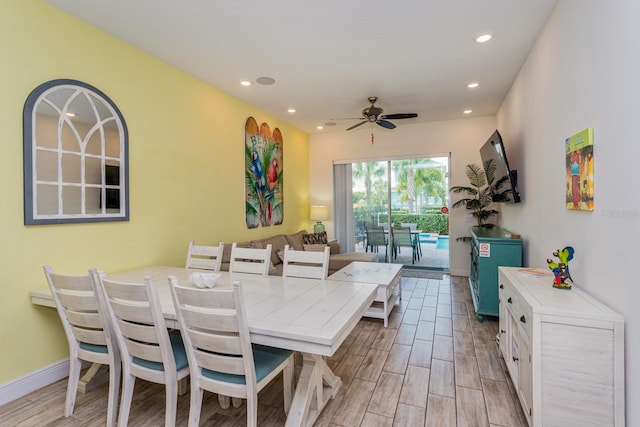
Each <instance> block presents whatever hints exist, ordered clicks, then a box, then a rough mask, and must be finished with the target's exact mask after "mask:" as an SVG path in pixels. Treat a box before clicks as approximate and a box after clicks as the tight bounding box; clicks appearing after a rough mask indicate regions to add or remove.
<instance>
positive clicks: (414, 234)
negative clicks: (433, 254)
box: [400, 222, 422, 259]
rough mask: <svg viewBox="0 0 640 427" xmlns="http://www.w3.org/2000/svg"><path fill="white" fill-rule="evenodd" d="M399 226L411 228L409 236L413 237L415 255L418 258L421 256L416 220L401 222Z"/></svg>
mask: <svg viewBox="0 0 640 427" xmlns="http://www.w3.org/2000/svg"><path fill="white" fill-rule="evenodd" d="M400 226H401V227H409V228H410V229H411V237H412V238H413V243H414V245H415V246H416V257H417V259H420V257H421V256H422V246H421V245H420V231H419V230H418V223H417V222H401V223H400Z"/></svg>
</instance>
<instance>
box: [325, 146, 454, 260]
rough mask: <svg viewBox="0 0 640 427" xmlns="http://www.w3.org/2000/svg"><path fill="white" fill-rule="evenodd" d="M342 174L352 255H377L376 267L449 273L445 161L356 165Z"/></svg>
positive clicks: (446, 165) (422, 160) (447, 169)
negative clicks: (381, 264)
mask: <svg viewBox="0 0 640 427" xmlns="http://www.w3.org/2000/svg"><path fill="white" fill-rule="evenodd" d="M336 166H340V165H336ZM347 169H350V170H351V177H350V179H351V186H350V190H351V191H350V195H349V194H347V193H348V191H344V193H345V196H347V197H349V196H350V199H351V206H350V207H351V209H352V217H350V218H348V220H347V219H346V218H345V220H344V222H345V223H348V224H349V227H347V228H346V230H345V233H351V236H353V237H352V239H353V240H352V243H353V247H354V248H355V250H356V251H363V252H365V251H366V252H374V253H377V254H378V260H379V261H380V262H394V263H400V264H403V265H404V266H406V267H413V268H427V269H438V270H448V269H449V245H448V243H449V215H448V203H449V198H448V188H449V184H448V178H449V158H448V157H446V156H440V157H427V158H415V159H399V160H378V161H369V162H355V163H351V164H349V165H348V168H347ZM347 181H348V179H347ZM345 184H346V183H345ZM345 190H346V189H345ZM336 194H338V193H336ZM337 222H340V218H337Z"/></svg>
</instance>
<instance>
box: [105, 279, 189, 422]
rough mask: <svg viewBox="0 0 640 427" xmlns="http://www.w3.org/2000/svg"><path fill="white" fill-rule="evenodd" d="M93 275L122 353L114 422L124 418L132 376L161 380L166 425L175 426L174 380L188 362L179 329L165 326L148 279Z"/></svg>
mask: <svg viewBox="0 0 640 427" xmlns="http://www.w3.org/2000/svg"><path fill="white" fill-rule="evenodd" d="M93 277H94V281H96V283H99V284H100V286H101V288H102V290H103V292H104V294H105V300H106V306H107V309H108V312H109V316H110V318H111V324H112V325H113V329H114V331H115V335H116V338H117V341H118V344H119V346H120V353H121V354H122V397H121V401H120V414H119V416H118V426H119V427H125V426H126V425H127V423H128V420H129V412H130V410H131V400H132V398H133V389H134V386H135V381H136V378H140V379H143V380H146V381H150V382H154V383H159V384H164V385H165V401H166V409H165V426H174V425H175V423H176V411H177V404H178V381H180V380H181V379H182V378H185V377H187V376H188V375H189V365H188V361H187V355H186V353H185V349H184V345H183V342H182V337H181V335H180V331H178V330H173V331H171V332H169V331H168V329H167V326H166V324H165V321H164V316H163V314H162V307H161V306H160V302H159V300H158V294H157V290H156V287H155V285H154V283H153V279H152V278H151V277H150V276H145V278H144V283H124V282H116V281H113V280H109V279H108V278H107V277H106V276H105V275H104V273H99V272H97V271H95V272H94V274H93Z"/></svg>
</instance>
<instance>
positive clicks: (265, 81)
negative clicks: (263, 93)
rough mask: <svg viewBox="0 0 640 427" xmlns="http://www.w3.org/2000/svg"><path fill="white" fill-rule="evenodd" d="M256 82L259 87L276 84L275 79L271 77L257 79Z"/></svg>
mask: <svg viewBox="0 0 640 427" xmlns="http://www.w3.org/2000/svg"><path fill="white" fill-rule="evenodd" d="M256 82H258V83H260V84H261V85H267V86H268V85H272V84H274V83H275V82H276V80H275V79H273V78H271V77H258V78H257V79H256Z"/></svg>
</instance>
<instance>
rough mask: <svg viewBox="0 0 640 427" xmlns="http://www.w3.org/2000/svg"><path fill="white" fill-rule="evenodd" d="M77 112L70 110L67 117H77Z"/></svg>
mask: <svg viewBox="0 0 640 427" xmlns="http://www.w3.org/2000/svg"><path fill="white" fill-rule="evenodd" d="M75 116H76V113H72V112H68V113H67V117H75Z"/></svg>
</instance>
